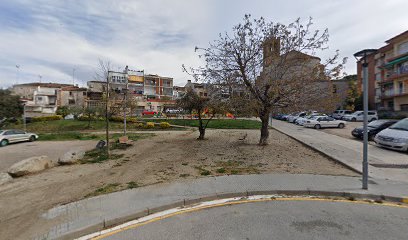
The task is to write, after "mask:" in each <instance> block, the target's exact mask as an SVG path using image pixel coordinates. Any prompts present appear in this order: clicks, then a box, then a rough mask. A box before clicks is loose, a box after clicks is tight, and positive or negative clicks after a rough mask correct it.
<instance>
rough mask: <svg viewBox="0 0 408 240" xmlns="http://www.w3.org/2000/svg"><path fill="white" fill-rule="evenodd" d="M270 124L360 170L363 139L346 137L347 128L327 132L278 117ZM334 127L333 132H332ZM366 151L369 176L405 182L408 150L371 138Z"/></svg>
mask: <svg viewBox="0 0 408 240" xmlns="http://www.w3.org/2000/svg"><path fill="white" fill-rule="evenodd" d="M352 124H356V123H352ZM360 124H361V123H360ZM272 126H273V127H274V128H275V129H277V130H279V131H281V132H283V133H285V134H287V135H289V136H291V137H293V138H295V139H296V140H298V141H300V142H302V143H304V144H306V145H308V146H310V147H312V148H314V149H315V150H318V151H319V152H321V153H323V154H325V155H327V156H330V157H331V158H333V159H335V160H336V161H338V162H341V163H343V164H345V165H347V166H349V167H350V168H353V169H355V170H357V171H359V172H361V171H362V157H363V143H362V141H359V140H355V139H352V137H345V136H347V134H350V128H349V129H346V128H343V129H330V130H331V133H329V132H327V131H328V130H329V129H325V130H322V129H318V130H317V129H313V128H305V127H302V126H298V125H295V124H291V123H288V122H286V121H279V120H276V121H274V123H273V124H272ZM349 127H351V125H350V126H349ZM334 131H335V132H336V134H333V132H334ZM342 131H344V133H343V134H341V135H344V136H338V135H340V134H339V133H341V132H342ZM368 154H369V155H368V161H369V164H370V167H369V175H370V176H371V177H375V178H381V179H390V180H396V181H404V182H408V171H407V168H408V154H407V153H405V152H398V151H393V150H388V149H385V148H381V147H378V146H376V144H375V143H374V142H370V143H369V146H368Z"/></svg>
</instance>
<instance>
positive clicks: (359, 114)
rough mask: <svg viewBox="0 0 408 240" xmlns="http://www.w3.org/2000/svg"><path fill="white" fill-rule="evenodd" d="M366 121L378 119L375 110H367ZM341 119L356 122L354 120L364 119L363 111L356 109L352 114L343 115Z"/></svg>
mask: <svg viewBox="0 0 408 240" xmlns="http://www.w3.org/2000/svg"><path fill="white" fill-rule="evenodd" d="M367 117H368V121H369V122H371V121H374V120H378V115H377V111H368V115H367ZM343 120H346V121H352V122H356V121H363V120H364V111H356V112H354V113H352V114H347V115H344V116H343Z"/></svg>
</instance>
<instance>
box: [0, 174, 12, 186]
mask: <svg viewBox="0 0 408 240" xmlns="http://www.w3.org/2000/svg"><path fill="white" fill-rule="evenodd" d="M11 179H13V178H12V177H11V176H10V175H9V174H8V173H0V185H2V184H4V183H6V182H8V181H10V180H11Z"/></svg>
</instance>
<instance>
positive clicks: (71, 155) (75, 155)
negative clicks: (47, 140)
mask: <svg viewBox="0 0 408 240" xmlns="http://www.w3.org/2000/svg"><path fill="white" fill-rule="evenodd" d="M84 155H85V151H84V150H82V149H75V150H71V151H69V152H67V153H65V154H64V155H63V156H62V157H60V158H59V159H58V164H60V165H69V164H75V163H77V162H78V160H80V159H82V158H83V157H84Z"/></svg>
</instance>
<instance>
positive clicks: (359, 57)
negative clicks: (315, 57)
mask: <svg viewBox="0 0 408 240" xmlns="http://www.w3.org/2000/svg"><path fill="white" fill-rule="evenodd" d="M376 51H377V50H376V49H364V50H362V51H359V52H357V53H355V54H354V57H355V58H356V59H357V61H361V60H362V61H363V62H362V68H363V105H364V125H363V128H364V130H363V134H364V135H363V136H364V143H363V181H362V182H363V189H366V190H367V189H368V129H367V125H368V117H367V115H368V63H367V56H368V55H370V54H372V53H375V52H376Z"/></svg>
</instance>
